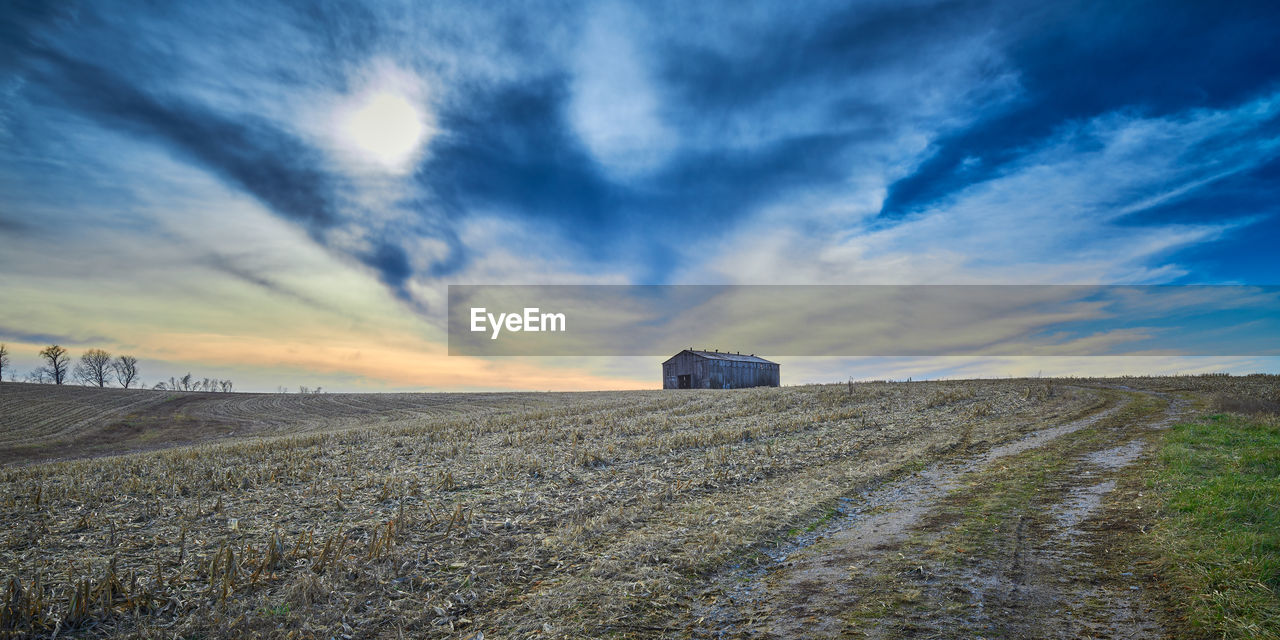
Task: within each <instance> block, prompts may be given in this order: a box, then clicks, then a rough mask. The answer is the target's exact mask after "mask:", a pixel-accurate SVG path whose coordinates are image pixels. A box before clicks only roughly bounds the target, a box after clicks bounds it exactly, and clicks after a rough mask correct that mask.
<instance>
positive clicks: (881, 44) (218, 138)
mask: <svg viewBox="0 0 1280 640" xmlns="http://www.w3.org/2000/svg"><path fill="white" fill-rule="evenodd" d="M0 12H2V13H3V19H2V20H0V96H2V97H0V274H2V275H3V283H2V284H0V294H2V295H3V297H4V298H5V299H6V300H8V301H9V302H6V304H4V305H0V340H3V341H7V342H9V343H10V344H11V345H14V347H12V348H13V350H14V353H15V357H16V358H17V359H18V363H19V365H20V366H21V367H29V366H34V364H35V363H34V358H33V357H32V354H33V353H34V352H33V351H32V349H33V348H34V347H35V346H37V345H38V344H40V343H47V342H50V341H59V342H63V343H65V344H67V345H69V346H71V347H72V349H73V351H74V350H75V349H77V348H87V347H90V346H104V347H107V348H109V349H111V350H113V351H132V352H136V353H138V355H139V357H140V358H142V360H143V363H144V365H145V364H147V363H148V362H150V363H152V364H151V367H152V369H151V371H152V374H151V375H150V376H148V375H147V373H148V372H147V370H146V369H144V379H146V378H151V379H157V378H161V377H167V376H168V375H171V374H172V373H179V374H180V373H182V372H185V371H186V370H193V371H197V373H199V372H201V371H203V372H206V373H205V375H221V376H231V375H232V374H234V375H235V376H238V377H239V378H240V379H241V380H243V381H244V384H242V387H243V386H249V387H254V386H256V387H260V388H269V389H273V388H275V386H276V384H288V385H290V386H293V385H296V384H300V383H306V384H311V385H314V384H320V383H323V384H328V385H330V387H331V388H351V389H366V388H367V389H400V388H507V387H516V388H545V387H546V386H547V383H546V381H545V380H546V379H547V378H555V379H556V380H558V381H559V382H556V383H555V384H559V385H564V386H568V387H572V388H597V387H616V386H628V385H630V386H639V385H652V383H653V380H651V379H652V378H655V376H653V375H650V374H651V372H650V371H649V370H648V369H644V368H643V367H644V366H647V365H641V370H640V371H639V372H636V371H634V363H629V362H626V363H619V362H598V361H566V362H552V361H540V360H527V361H519V362H512V361H507V360H497V361H486V360H469V359H460V358H456V357H455V358H449V357H447V356H445V355H444V351H443V349H444V348H443V335H444V334H443V308H442V306H443V304H444V291H445V287H446V285H448V284H458V283H490V284H511V283H546V284H560V283H566V284H567V283H575V284H578V283H607V284H721V283H729V284H773V283H806V284H807V283H842V284H945V283H1018V284H1059V283H1069V284H1216V283H1237V284H1260V285H1268V284H1276V282H1277V276H1278V275H1280V267H1278V265H1280V261H1277V260H1276V259H1275V258H1274V257H1273V255H1272V254H1273V253H1274V246H1275V245H1276V241H1277V240H1278V239H1280V217H1278V216H1277V214H1278V213H1280V211H1277V208H1278V207H1280V205H1278V204H1277V203H1280V197H1278V196H1280V193H1278V191H1280V180H1277V178H1280V82H1278V80H1280V51H1277V45H1276V43H1277V42H1280V15H1278V13H1280V10H1278V9H1276V8H1275V6H1274V4H1271V3H1234V2H1214V3H1206V2H1158V3H1157V2H1148V3H1140V2H1108V3H1102V2H1098V3H1075V2H1066V3H1014V2H1005V3H1001V2H839V3H818V2H815V3H806V4H805V5H804V6H803V10H800V9H798V8H797V7H796V6H795V5H793V4H784V3H771V4H763V3H762V4H756V5H751V6H743V5H742V4H741V3H710V2H699V3H675V2H672V3H662V2H644V3H608V2H591V3H544V4H540V5H531V4H528V3H513V4H509V5H503V4H500V3H494V4H492V5H486V6H484V7H483V8H482V7H480V6H479V5H475V4H474V3H460V2H452V3H427V2H411V3H372V4H354V3H351V4H336V3H323V2H320V3H317V2H305V3H302V2H300V3H294V4H287V3H281V4H276V3H236V2H225V3H212V4H172V3H119V4H113V5H112V6H110V7H107V6H105V5H103V4H101V3H76V2H65V3H48V2H11V3H6V5H5V6H4V8H2V9H0ZM15 301H16V302H15ZM28 352H31V353H28ZM404 360H410V361H411V364H404V363H403V361H404ZM397 362H399V363H400V364H396V363H397ZM1090 362H1091V363H1092V364H1090V365H1089V366H1088V367H1087V368H1088V369H1089V370H1090V372H1096V371H1094V369H1095V368H1102V369H1104V370H1105V366H1104V365H1103V364H1101V363H1100V362H1099V361H1090ZM804 366H805V367H810V368H811V369H812V371H813V373H811V374H807V375H811V376H812V377H813V378H814V379H843V378H844V377H846V376H845V374H846V373H847V372H848V370H849V368H850V367H854V368H857V367H855V366H854V365H853V364H850V363H849V362H847V361H841V362H834V363H828V364H826V365H823V364H815V363H808V364H805V365H804ZM857 366H858V367H860V366H861V365H857ZM903 366H905V367H907V368H909V369H910V370H912V371H916V372H917V377H918V376H919V373H918V372H919V370H920V368H921V367H924V369H925V370H926V371H927V370H928V366H929V365H928V363H921V362H918V361H912V362H910V363H908V364H906V365H903ZM1027 366H1032V367H1034V365H1027ZM1123 366H1124V367H1135V366H1138V367H1140V366H1142V365H1134V364H1133V361H1131V360H1126V361H1125V364H1124V365H1123ZM824 367H825V368H824ZM875 367H879V369H876V368H875ZM1064 367H1065V368H1064V369H1062V370H1061V371H1060V372H1063V373H1067V372H1072V371H1077V370H1080V368H1079V365H1077V364H1071V365H1064ZM1150 367H1151V369H1152V370H1153V371H1158V372H1170V371H1174V370H1177V371H1190V370H1201V369H1207V370H1214V369H1230V370H1237V371H1253V370H1274V369H1275V368H1276V364H1275V363H1274V362H1272V361H1270V360H1248V359H1245V360H1239V359H1236V360H1222V361H1195V360H1191V361H1186V362H1181V361H1179V362H1168V361H1161V362H1153V363H1151V364H1150ZM1024 369H1025V367H1023V368H1019V369H1018V370H1019V371H1022V370H1024ZM872 370H873V371H881V370H885V369H884V365H883V363H877V364H875V365H874V366H873V368H872ZM934 370H935V371H937V372H939V373H949V372H952V371H954V368H953V367H951V366H945V367H943V366H939V367H937V368H936V369H934ZM965 371H967V372H968V373H974V374H979V373H983V372H984V370H983V369H982V365H981V364H980V363H979V364H974V365H973V366H972V368H969V369H965ZM1007 371H1009V368H1008V367H1007V366H1006V365H1005V364H1004V363H1000V364H999V365H998V366H997V367H996V368H994V369H992V370H991V373H1003V372H1007ZM890 373H892V372H890ZM888 376H889V374H886V375H885V376H875V375H871V377H888ZM792 381H799V380H792Z"/></svg>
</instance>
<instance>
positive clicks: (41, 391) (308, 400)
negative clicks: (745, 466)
mask: <svg viewBox="0 0 1280 640" xmlns="http://www.w3.org/2000/svg"><path fill="white" fill-rule="evenodd" d="M570 397H571V396H567V395H565V394H546V393H324V394H282V393H204V392H195V391H148V390H125V389H95V388H87V387H73V386H57V385H39V384H20V383H5V384H0V463H3V462H30V461H38V460H53V459H71V458H83V457H89V456H97V455H107V454H115V453H125V452H130V451H141V450H146V449H157V448H164V447H171V446H174V445H179V444H195V443H199V442H208V441H210V440H215V439H223V438H228V437H244V436H261V435H271V434H276V435H279V434H284V433H288V434H297V433H305V432H314V431H332V430H339V429H344V428H352V427H370V426H373V425H388V424H411V423H414V422H416V421H420V420H423V419H429V418H433V417H443V416H450V415H459V414H477V413H486V412H493V411H516V410H520V409H527V408H532V407H543V406H555V405H556V404H559V403H562V402H565V401H567V399H568V398H570Z"/></svg>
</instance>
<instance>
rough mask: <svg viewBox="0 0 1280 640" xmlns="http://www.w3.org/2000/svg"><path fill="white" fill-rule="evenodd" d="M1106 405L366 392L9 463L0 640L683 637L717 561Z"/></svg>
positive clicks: (932, 398)
mask: <svg viewBox="0 0 1280 640" xmlns="http://www.w3.org/2000/svg"><path fill="white" fill-rule="evenodd" d="M1123 382H1124V383H1126V384H1133V385H1136V384H1140V381H1135V380H1130V381H1123ZM1108 384H1111V385H1114V384H1115V383H1114V381H1113V382H1112V383H1108ZM1159 384H1165V383H1163V382H1161V383H1155V384H1153V385H1148V386H1159ZM1177 384H1178V383H1176V382H1175V383H1168V386H1177ZM56 391H60V390H56ZM77 391H78V392H79V393H81V394H91V393H94V392H92V391H90V390H83V389H82V390H77ZM1184 391H1191V389H1189V388H1186V389H1184ZM138 393H140V394H145V393H150V392H138ZM1125 393H1126V392H1123V391H1117V390H1113V389H1110V388H1104V387H1102V386H1100V385H1099V383H1098V382H1097V381H1044V380H995V381H964V382H917V383H862V384H851V385H843V384H842V385H827V386H808V387H792V388H781V389H750V390H739V391H729V392H725V391H679V392H659V391H635V392H615V393H584V394H530V395H517V394H505V395H503V396H498V395H495V396H493V398H495V400H497V399H502V400H503V401H504V402H507V403H510V404H513V405H514V406H511V407H509V408H507V409H500V407H501V406H502V402H497V401H495V402H493V403H486V402H484V396H477V397H476V399H475V400H474V401H472V404H473V406H477V407H482V408H483V410H480V411H476V412H466V411H460V412H448V411H442V412H441V414H440V415H417V414H412V413H411V412H412V410H413V409H412V408H406V407H404V406H401V403H403V402H404V398H403V397H401V396H395V395H389V396H385V398H386V399H387V402H388V406H387V408H386V413H388V414H392V415H400V417H398V418H397V419H394V420H391V419H387V418H386V417H385V416H384V415H382V414H381V413H380V412H379V411H377V407H376V401H375V399H373V398H365V399H364V400H363V401H364V402H365V403H366V404H365V405H362V406H361V407H360V411H368V419H369V424H370V425H371V426H367V427H359V426H353V425H354V424H356V423H358V421H359V420H360V418H359V417H358V416H348V417H345V418H343V421H342V422H341V424H342V428H341V429H340V430H336V431H317V432H313V433H304V434H300V435H288V436H255V437H252V438H240V437H235V438H232V439H230V440H229V441H226V442H218V443H214V444H206V445H201V446H185V447H173V448H168V449H163V450H157V451H150V452H144V453H135V454H130V455H123V456H113V457H98V458H90V459H83V460H73V461H62V462H52V463H36V464H22V465H15V464H11V465H9V466H7V467H5V468H3V469H0V503H3V505H4V520H5V521H4V522H3V530H4V532H5V533H4V534H3V535H4V538H3V546H2V547H0V567H3V570H4V572H5V583H4V592H3V594H2V597H3V598H4V603H3V609H0V612H2V614H3V618H2V619H0V629H3V630H5V631H6V632H8V633H16V634H18V635H24V634H33V635H54V634H57V635H58V637H104V636H114V635H128V636H140V637H165V638H168V637H192V636H198V637H245V636H254V635H257V636H261V637H317V638H321V637H323V638H328V637H334V636H342V637H401V636H402V635H403V636H405V637H439V638H465V637H469V636H472V635H475V634H478V633H480V632H482V633H483V634H484V637H486V638H495V637H496V638H534V637H601V636H611V637H665V636H670V635H677V636H678V635H687V633H686V632H689V633H698V632H699V630H700V629H703V628H705V624H706V621H705V619H703V620H700V621H697V622H695V621H694V618H693V617H692V616H693V614H694V613H696V612H697V611H698V610H699V608H702V607H705V594H706V592H705V588H706V585H707V584H713V583H714V582H715V581H716V580H718V579H720V578H719V577H717V576H721V577H722V576H723V575H725V574H724V571H725V567H729V566H736V565H740V564H741V563H743V562H744V561H747V560H750V561H751V562H753V563H757V564H759V563H765V564H767V562H768V556H767V554H765V553H762V552H764V551H767V550H768V549H773V548H777V547H778V546H779V545H786V544H795V540H797V539H803V538H804V537H805V536H806V535H810V534H812V533H813V532H814V531H815V530H816V531H818V532H819V533H820V532H821V530H822V527H823V526H824V523H825V522H826V520H828V519H830V514H831V512H832V509H833V507H834V506H836V505H837V504H840V503H841V500H842V499H843V500H848V499H849V497H850V496H856V495H858V494H859V493H860V492H862V491H865V490H866V489H867V488H868V487H872V486H876V485H878V484H882V483H886V482H892V481H895V479H897V478H900V477H902V476H904V475H906V474H909V473H914V472H916V471H918V470H920V469H923V468H925V467H927V466H929V465H931V464H935V463H937V462H938V461H943V460H951V459H964V458H969V457H973V456H979V455H981V454H982V452H985V451H988V450H991V449H992V448H994V447H996V446H999V445H1001V444H1005V443H1009V442H1013V441H1015V440H1018V439H1020V438H1022V437H1023V436H1024V435H1026V434H1029V433H1032V432H1035V431H1041V430H1043V429H1045V428H1049V427H1054V426H1055V425H1068V424H1071V423H1074V422H1077V421H1080V420H1081V419H1083V418H1086V417H1088V416H1091V415H1095V414H1098V413H1100V412H1103V411H1108V410H1111V409H1112V408H1113V407H1116V406H1118V403H1120V401H1121V399H1122V398H1123V397H1125ZM1195 393H1199V394H1203V393H1206V391H1203V390H1195ZM229 395H230V396H231V398H232V399H233V400H234V399H235V396H236V395H237V394H229ZM104 397H106V398H110V399H111V401H112V402H118V400H116V395H115V394H110V393H109V392H108V395H104ZM442 398H443V396H442ZM77 401H78V402H79V401H80V400H77ZM281 401H282V402H283V400H281ZM346 402H347V403H348V404H350V401H346ZM237 406H242V407H243V406H244V405H237ZM335 406H337V405H335ZM280 408H281V406H280V405H277V406H276V410H279V409H280ZM116 410H117V411H119V409H116ZM124 410H125V411H132V410H133V409H131V408H130V409H124ZM316 411H317V412H319V413H323V411H324V410H323V409H316ZM400 411H404V412H409V413H407V414H397V413H396V412H400ZM227 413H230V410H227ZM242 415H244V417H245V418H246V419H247V418H249V417H251V416H248V415H247V414H242ZM276 419H277V418H275V417H272V416H263V417H262V420H261V421H262V422H263V423H271V424H281V423H274V422H272V421H273V420H276ZM326 424H328V423H326ZM49 432H50V433H53V434H58V433H61V430H59V429H56V428H54V429H50V430H49ZM54 437H57V436H54ZM726 624H729V625H733V624H739V623H738V622H735V621H734V620H729V621H727V622H726ZM741 631H743V633H745V634H747V635H750V634H749V633H747V630H746V629H745V627H744V628H743V629H742V630H741ZM476 637H478V635H477V636H476Z"/></svg>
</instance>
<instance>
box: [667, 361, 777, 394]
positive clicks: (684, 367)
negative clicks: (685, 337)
mask: <svg viewBox="0 0 1280 640" xmlns="http://www.w3.org/2000/svg"><path fill="white" fill-rule="evenodd" d="M681 375H688V376H691V384H690V388H692V389H745V388H748V387H776V386H779V384H780V382H781V376H780V375H779V366H778V365H777V364H771V363H757V362H741V361H737V360H717V359H711V358H703V357H701V356H698V355H694V354H692V353H688V352H681V353H679V354H677V355H675V356H673V357H672V358H671V359H670V360H668V361H667V362H665V363H663V365H662V388H664V389H678V388H680V382H679V380H680V379H679V376H681Z"/></svg>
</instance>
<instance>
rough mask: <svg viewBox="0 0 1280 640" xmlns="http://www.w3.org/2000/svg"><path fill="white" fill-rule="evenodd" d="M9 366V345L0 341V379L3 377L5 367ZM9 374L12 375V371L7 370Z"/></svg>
mask: <svg viewBox="0 0 1280 640" xmlns="http://www.w3.org/2000/svg"><path fill="white" fill-rule="evenodd" d="M8 366H9V347H7V346H5V344H4V343H3V342H0V380H3V379H4V370H5V367H8ZM9 376H10V377H12V376H13V371H10V372H9Z"/></svg>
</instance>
